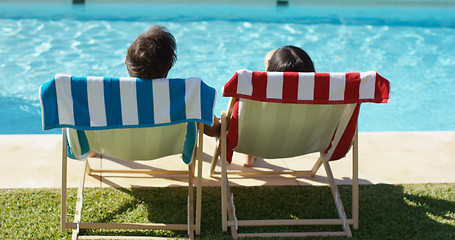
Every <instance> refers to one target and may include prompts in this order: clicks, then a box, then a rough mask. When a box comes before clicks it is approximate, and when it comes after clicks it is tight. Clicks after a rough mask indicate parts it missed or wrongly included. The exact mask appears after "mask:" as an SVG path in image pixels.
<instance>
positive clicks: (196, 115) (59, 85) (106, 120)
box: [40, 74, 216, 130]
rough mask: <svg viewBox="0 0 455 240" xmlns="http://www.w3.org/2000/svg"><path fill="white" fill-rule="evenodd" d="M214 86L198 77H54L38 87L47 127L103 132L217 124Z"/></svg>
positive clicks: (44, 123)
mask: <svg viewBox="0 0 455 240" xmlns="http://www.w3.org/2000/svg"><path fill="white" fill-rule="evenodd" d="M215 97H216V90H215V89H214V88H212V87H210V86H208V85H206V84H205V83H204V82H203V81H202V80H201V79H199V78H188V79H154V80H142V79H139V78H111V77H74V76H70V75H60V74H58V75H56V76H55V78H54V79H52V80H51V81H49V82H47V83H45V84H43V85H42V86H41V88H40V100H41V106H42V119H43V129H44V130H48V129H52V128H63V127H68V128H74V129H78V130H99V129H113V128H134V127H153V126H163V125H169V124H176V123H182V122H202V123H204V124H206V125H212V124H213V111H214V105H215Z"/></svg>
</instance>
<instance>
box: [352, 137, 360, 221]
mask: <svg viewBox="0 0 455 240" xmlns="http://www.w3.org/2000/svg"><path fill="white" fill-rule="evenodd" d="M358 149H359V134H358V129H357V130H356V133H355V136H354V143H353V146H352V220H353V221H354V223H353V229H354V230H358V229H359V152H358Z"/></svg>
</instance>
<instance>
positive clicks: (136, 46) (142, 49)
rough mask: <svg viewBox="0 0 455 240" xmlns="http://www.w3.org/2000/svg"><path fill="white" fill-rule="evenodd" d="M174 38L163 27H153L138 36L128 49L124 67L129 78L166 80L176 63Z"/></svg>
mask: <svg viewBox="0 0 455 240" xmlns="http://www.w3.org/2000/svg"><path fill="white" fill-rule="evenodd" d="M176 51H177V45H176V43H175V38H174V36H172V34H171V33H169V32H168V31H167V29H166V28H165V27H163V26H159V25H155V26H153V27H151V28H150V29H149V30H148V31H147V32H145V33H143V34H141V35H139V36H138V37H137V38H136V40H135V41H134V42H133V43H132V44H131V46H130V47H129V48H128V52H127V54H126V58H125V65H126V68H127V69H128V73H129V75H130V77H137V78H142V79H155V78H166V77H167V74H168V72H169V70H170V69H171V67H172V66H173V65H174V63H175V62H176V61H177V53H176Z"/></svg>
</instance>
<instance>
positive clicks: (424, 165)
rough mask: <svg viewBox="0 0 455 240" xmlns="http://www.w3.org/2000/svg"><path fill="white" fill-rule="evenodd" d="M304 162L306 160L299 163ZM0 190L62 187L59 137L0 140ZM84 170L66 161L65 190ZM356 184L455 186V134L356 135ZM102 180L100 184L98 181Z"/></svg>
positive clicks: (273, 163)
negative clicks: (434, 184)
mask: <svg viewBox="0 0 455 240" xmlns="http://www.w3.org/2000/svg"><path fill="white" fill-rule="evenodd" d="M214 147H215V140H214V139H212V138H208V137H205V138H204V162H203V178H204V179H203V185H204V186H219V184H220V178H219V177H215V178H211V177H209V171H210V161H211V156H212V154H213V150H214ZM316 157H317V155H315V154H311V155H307V156H304V157H297V158H292V159H290V160H288V161H283V160H281V159H275V160H268V161H267V162H265V161H264V160H261V159H259V160H258V161H257V162H256V166H257V167H255V169H257V170H258V171H260V170H266V169H282V168H288V167H295V166H299V168H297V167H296V168H297V169H302V170H305V169H307V168H311V166H312V164H313V163H314V160H315V159H316ZM242 160H243V156H240V155H234V160H233V164H232V165H231V168H233V169H242V168H243V167H241V163H242ZM304 160H305V161H304ZM89 162H90V164H91V165H92V166H93V167H99V166H102V167H103V168H107V167H110V168H121V169H124V168H130V167H138V168H153V169H169V168H173V169H186V165H185V164H183V162H182V161H181V160H180V159H179V157H178V156H173V157H168V158H163V159H160V160H157V161H148V162H145V161H143V162H123V163H121V162H118V161H109V160H106V159H102V160H100V159H99V158H91V159H89ZM351 163H352V162H351V153H348V155H347V158H346V159H344V160H339V161H333V162H331V165H332V168H333V169H332V170H333V173H334V176H335V178H336V179H337V181H338V182H339V183H348V182H350V179H351V176H352V175H351V170H350V167H351ZM0 166H1V167H0V188H3V189H4V188H58V187H60V184H61V183H60V182H61V180H60V179H61V136H60V135H55V134H49V135H0ZM82 168H83V162H82V161H76V160H69V161H68V186H69V187H77V186H78V185H79V178H80V175H81V170H82ZM359 179H360V183H361V184H379V183H385V184H412V183H446V182H455V131H444V132H443V131H441V132H361V133H360V135H359ZM100 180H101V181H100ZM230 180H231V182H232V184H234V185H237V184H239V185H245V186H258V185H307V184H313V185H318V184H321V183H325V181H326V178H325V172H324V170H323V169H322V168H321V169H320V170H319V171H318V173H317V175H316V176H315V177H314V178H309V177H303V178H295V177H292V176H288V177H287V178H285V179H280V180H279V179H277V178H273V177H267V176H264V177H258V178H255V179H248V180H247V179H243V178H242V177H232V178H230ZM185 184H186V181H185V178H178V177H175V178H172V179H157V178H154V177H152V176H150V175H145V174H144V175H142V176H137V177H136V176H135V177H128V178H120V175H118V174H117V175H114V174H104V175H103V176H102V178H99V177H93V176H88V177H87V178H86V186H88V187H100V186H124V187H132V186H153V187H161V186H163V187H164V186H183V185H185Z"/></svg>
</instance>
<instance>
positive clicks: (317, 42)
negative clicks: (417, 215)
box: [0, 4, 455, 134]
mask: <svg viewBox="0 0 455 240" xmlns="http://www.w3.org/2000/svg"><path fill="white" fill-rule="evenodd" d="M153 24H161V25H165V26H166V27H167V28H168V29H169V30H170V31H171V33H173V34H174V36H175V37H176V40H177V45H178V61H177V64H176V65H175V67H174V68H173V69H172V70H171V72H170V73H169V77H189V76H197V77H201V78H202V79H203V80H204V81H205V82H207V83H208V84H210V85H212V86H213V87H215V88H216V89H217V90H218V97H217V105H216V115H217V116H219V115H220V114H219V113H220V111H222V110H224V109H225V108H226V104H227V99H225V98H222V97H221V95H220V92H221V88H222V86H223V84H224V83H225V82H226V81H227V80H229V78H230V77H231V75H232V74H233V73H234V72H235V71H236V70H237V69H244V68H246V69H250V70H260V71H263V70H265V69H264V65H263V57H264V55H265V54H266V53H267V52H268V51H269V50H270V49H273V48H278V47H280V46H283V45H296V46H299V47H302V48H304V49H305V50H306V51H307V52H308V53H309V55H310V56H311V57H312V59H313V61H314V63H315V67H316V71H319V72H349V71H368V70H375V71H377V72H379V73H380V74H381V75H383V76H384V77H386V78H388V79H389V80H390V82H391V88H392V99H391V102H390V103H389V104H364V106H363V108H362V109H361V114H360V120H359V124H360V125H359V127H360V131H429V130H455V107H454V106H453V105H454V104H455V77H454V76H455V47H454V46H455V8H452V7H444V8H436V7H428V6H426V7H415V6H414V7H387V6H368V7H364V6H316V5H313V6H292V7H288V8H277V7H276V6H241V7H240V6H227V5H223V6H219V5H210V6H204V5H187V6H182V5H157V6H153V5H85V6H71V5H65V4H61V5H38V4H36V5H12V4H0V59H1V60H0V116H1V117H0V134H24V133H26V134H28V133H43V131H42V130H41V115H40V114H41V110H40V106H39V99H38V88H39V86H40V85H41V84H42V83H44V82H46V81H48V80H50V79H51V78H52V77H53V76H54V75H55V74H56V73H67V74H73V75H95V76H127V72H126V69H125V66H124V64H123V60H124V57H125V54H126V49H127V47H128V46H129V44H130V43H131V42H132V41H133V40H134V39H135V38H136V36H137V35H138V34H140V33H142V32H144V31H145V30H147V29H148V27H150V26H151V25H153ZM57 132H58V131H50V133H57Z"/></svg>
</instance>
